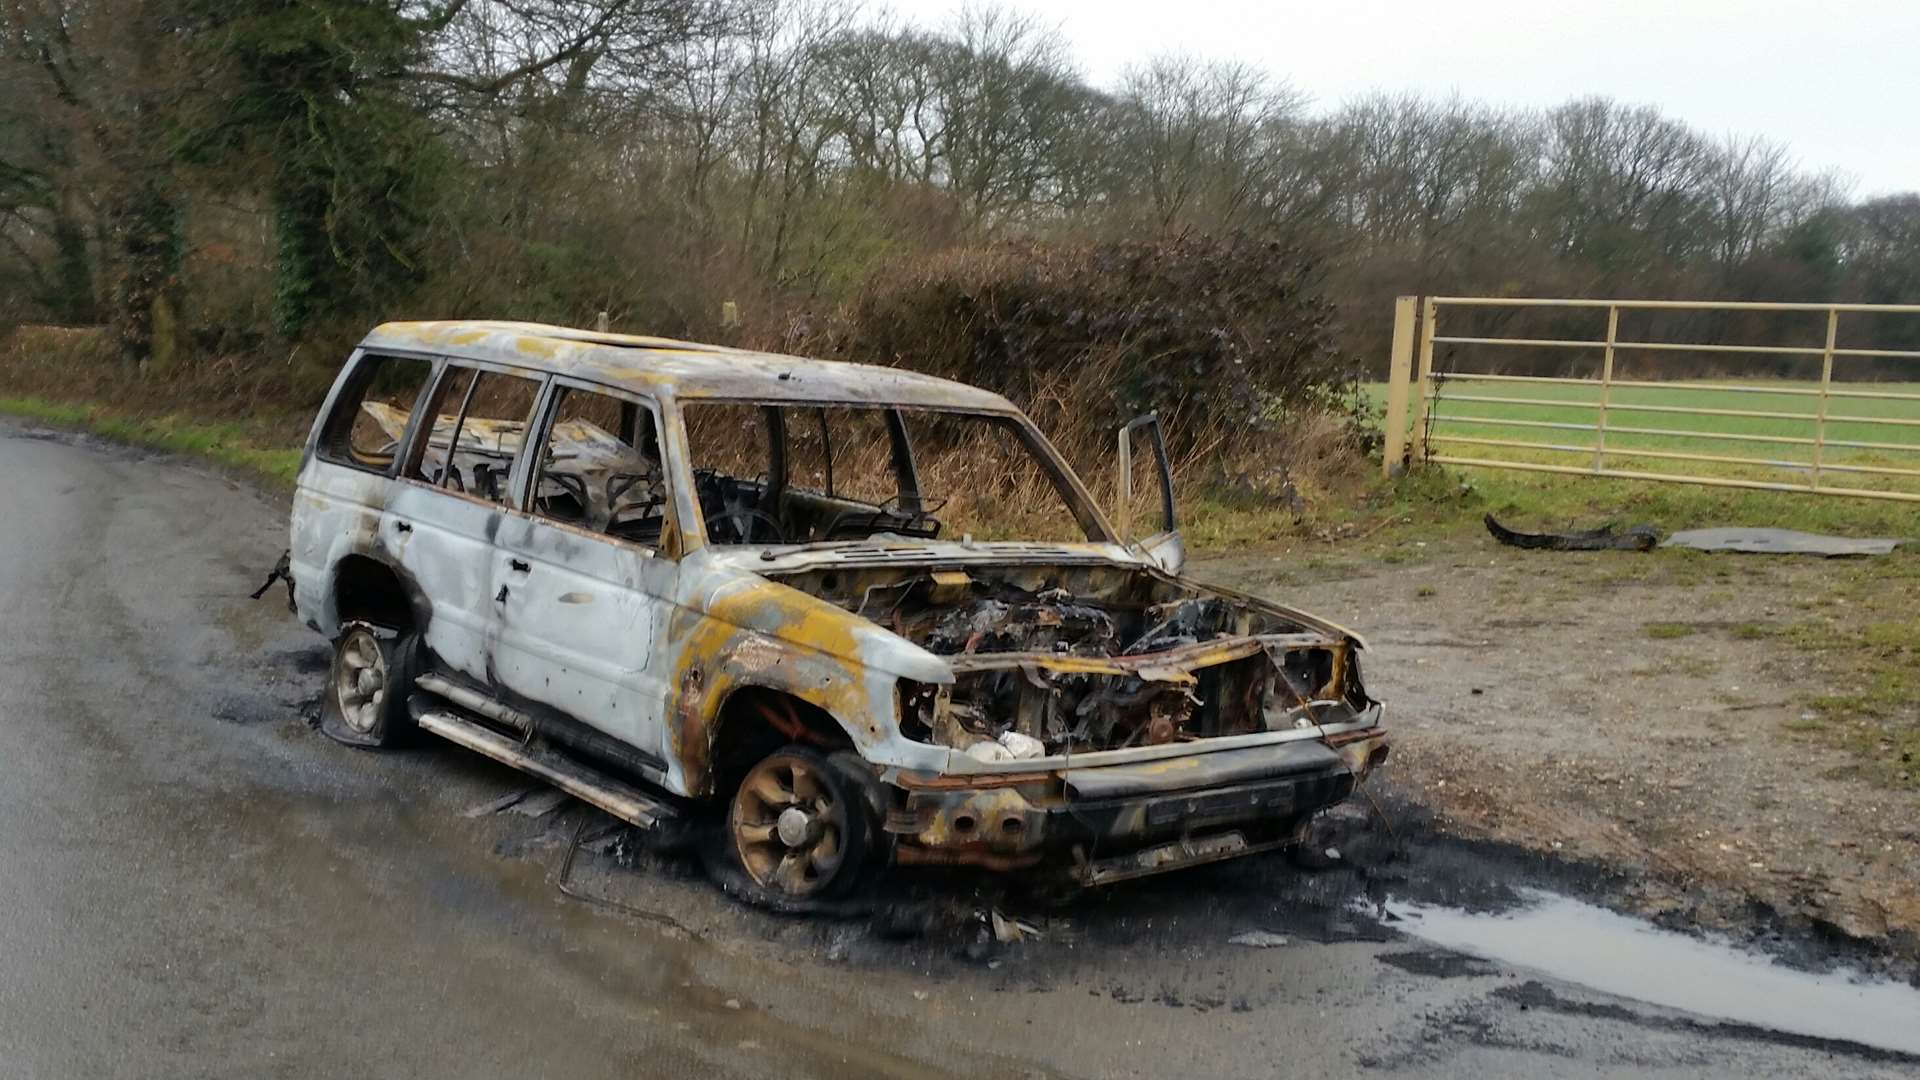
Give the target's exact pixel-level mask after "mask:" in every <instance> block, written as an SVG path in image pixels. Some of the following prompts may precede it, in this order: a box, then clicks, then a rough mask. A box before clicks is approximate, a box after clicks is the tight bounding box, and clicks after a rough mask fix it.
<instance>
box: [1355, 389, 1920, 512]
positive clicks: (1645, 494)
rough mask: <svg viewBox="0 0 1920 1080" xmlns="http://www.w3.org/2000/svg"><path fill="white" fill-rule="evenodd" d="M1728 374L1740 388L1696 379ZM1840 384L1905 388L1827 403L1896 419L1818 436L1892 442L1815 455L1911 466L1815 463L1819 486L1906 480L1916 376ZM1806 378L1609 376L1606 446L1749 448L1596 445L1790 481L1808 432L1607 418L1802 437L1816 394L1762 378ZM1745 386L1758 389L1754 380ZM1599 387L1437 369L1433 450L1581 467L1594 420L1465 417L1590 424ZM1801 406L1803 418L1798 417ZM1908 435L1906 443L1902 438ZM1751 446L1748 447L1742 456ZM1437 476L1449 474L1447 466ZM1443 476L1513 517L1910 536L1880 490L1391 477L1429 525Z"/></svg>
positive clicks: (1431, 474)
mask: <svg viewBox="0 0 1920 1080" xmlns="http://www.w3.org/2000/svg"><path fill="white" fill-rule="evenodd" d="M1713 386H1738V387H1741V388H1742V389H1741V390H1737V391H1736V390H1719V389H1708V388H1705V387H1713ZM1841 388H1842V389H1844V390H1848V391H1853V390H1866V391H1872V392H1876V393H1893V394H1907V395H1913V399H1912V400H1873V399H1865V398H1849V397H1834V398H1832V399H1830V401H1829V404H1828V414H1829V416H1830V417H1831V416H1866V417H1880V418H1888V419H1898V420H1909V421H1914V423H1909V424H1869V423H1857V422H1856V423H1848V422H1845V421H1833V420H1830V421H1829V424H1828V429H1827V434H1828V438H1829V439H1832V440H1841V441H1849V442H1876V443H1885V444H1892V445H1893V446H1894V447H1897V448H1895V449H1862V448H1855V447H1833V446H1830V447H1828V448H1827V449H1826V451H1825V454H1824V456H1823V459H1822V460H1823V465H1839V466H1863V465H1865V466H1877V467H1884V468H1893V469H1909V470H1913V471H1914V472H1915V473H1916V475H1912V476H1885V475H1876V474H1869V473H1857V472H1848V471H1845V470H1844V469H1825V470H1823V474H1822V476H1821V484H1822V486H1823V487H1858V488H1872V489H1880V490H1891V491H1907V492H1915V493H1920V383H1911V382H1909V383H1854V384H1842V386H1841ZM1807 389H1817V384H1814V383H1809V382H1793V381H1787V380H1778V379H1754V380H1729V379H1715V380H1712V381H1711V382H1704V383H1689V382H1676V383H1673V384H1671V385H1668V386H1661V387H1615V388H1614V390H1613V396H1612V398H1611V401H1610V405H1609V412H1608V418H1607V425H1608V429H1609V430H1608V434H1607V446H1608V447H1609V448H1612V449H1617V450H1650V451H1656V452H1679V453H1692V454H1704V455H1715V456H1722V457H1728V458H1742V459H1749V460H1746V461H1743V462H1732V461H1728V462H1695V461H1676V460H1669V459H1663V458H1650V457H1634V456H1629V455H1625V454H1620V455H1610V456H1609V457H1608V458H1607V459H1606V467H1607V468H1608V469H1618V470H1621V471H1623V472H1630V473H1663V472H1664V473H1686V474H1694V475H1701V476H1708V477H1715V478H1724V479H1741V480H1758V481H1763V482H1770V483H1787V484H1804V483H1806V482H1807V481H1808V479H1809V478H1810V476H1811V462H1812V450H1813V448H1812V447H1811V446H1810V445H1805V444H1799V443H1792V442H1787V443H1774V442H1761V441H1750V440H1748V439H1725V440H1721V439H1711V438H1695V437H1689V436H1685V435H1648V434H1644V433H1640V432H1626V431H1620V430H1618V429H1619V428H1621V427H1629V428H1660V429H1666V430H1669V431H1683V432H1700V433H1701V434H1702V435H1709V434H1713V435H1740V436H1750V437H1756V438H1757V437H1762V436H1765V437H1776V436H1777V437H1782V438H1788V439H1811V438H1812V437H1813V429H1814V424H1813V418H1814V416H1815V411H1816V409H1817V408H1818V398H1816V397H1813V396H1809V395H1805V394H1793V393H1779V392H1769V391H1782V390H1807ZM1755 391H1758V392H1755ZM1366 393H1367V397H1368V398H1369V399H1370V400H1371V401H1372V402H1373V403H1374V404H1375V407H1376V408H1378V407H1380V406H1381V405H1382V404H1383V403H1384V401H1385V399H1386V387H1385V385H1384V384H1372V385H1369V386H1368V387H1366ZM1465 397H1498V398H1510V399H1523V400H1522V401H1521V402H1520V403H1492V402H1483V401H1466V400H1461V399H1462V398H1465ZM1598 400H1599V392H1598V387H1597V386H1591V387H1589V386H1565V385H1555V384H1540V383H1506V382H1487V381H1470V380H1467V379H1464V378H1462V379H1456V380H1451V381H1449V382H1447V383H1446V384H1444V385H1443V386H1442V389H1441V393H1440V395H1439V397H1438V399H1437V400H1436V403H1435V405H1434V408H1433V427H1432V430H1433V434H1434V452H1435V453H1436V454H1440V455H1445V456H1448V457H1460V458H1468V457H1471V458H1480V459H1489V460H1496V461H1515V462H1527V463H1537V464H1548V465H1559V466H1571V467H1575V468H1588V467H1591V466H1592V464H1593V460H1594V451H1593V447H1594V433H1593V432H1592V431H1590V430H1587V431H1581V430H1574V429H1573V428H1570V427H1569V428H1555V427H1530V426H1510V425H1501V424H1490V423H1475V422H1473V421H1474V420H1482V421H1484V420H1503V421H1523V422H1526V423H1529V424H1542V423H1544V424H1568V425H1591V424H1592V423H1593V422H1594V420H1595V418H1596V416H1597V410H1596V409H1594V408H1592V407H1590V406H1592V405H1593V404H1596V403H1597V402H1598ZM1631 406H1656V407H1661V408H1674V407H1678V408H1705V409H1724V410H1738V411H1745V412H1770V413H1787V414H1792V416H1791V417H1788V418H1777V417H1751V416H1692V415H1685V414H1678V413H1666V412H1639V411H1633V410H1632V409H1631V408H1630V407H1631ZM1800 417H1805V419H1800ZM1462 437H1470V438H1487V439H1500V440H1507V441H1512V442H1528V443H1545V444H1553V445H1557V446H1563V447H1568V449H1527V448H1516V447H1505V446H1487V445H1481V444H1475V443H1467V442H1461V441H1459V439H1460V438H1462ZM1908 448H1910V449H1908ZM1755 459H1757V460H1755ZM1448 477H1451V478H1452V479H1451V480H1449V479H1447V478H1448ZM1455 485H1459V486H1463V487H1465V488H1470V489H1471V490H1472V491H1473V493H1474V495H1475V498H1473V499H1472V500H1470V501H1471V502H1472V503H1473V504H1474V506H1475V507H1477V508H1478V509H1481V510H1487V511H1492V512H1494V513H1496V514H1501V515H1513V516H1515V517H1517V518H1519V519H1520V520H1521V522H1522V524H1523V525H1524V524H1526V523H1532V524H1551V523H1558V524H1569V523H1587V524H1591V523H1595V522H1597V521H1599V520H1604V519H1609V518H1619V519H1626V518H1631V519H1632V521H1634V522H1647V523H1651V524H1654V525H1657V526H1660V527H1662V528H1665V529H1679V528H1698V527H1707V526H1713V525H1753V526H1778V527H1783V528H1797V529H1807V530H1810V531H1817V532H1835V533H1842V534H1847V535H1856V536H1858V535H1869V534H1872V535H1892V536H1906V537H1913V536H1916V535H1920V503H1913V502H1900V501H1892V500H1882V499H1865V498H1837V497H1826V496H1815V495H1808V494H1802V493H1793V492H1771V491H1762V490H1747V489H1738V488H1723V487H1709V486H1699V485H1692V484H1670V483H1656V482H1646V481H1637V480H1628V479H1612V478H1597V477H1576V476H1567V475H1560V474H1554V473H1543V472H1525V471H1516V470H1506V469H1492V468H1471V467H1449V468H1448V469H1447V470H1445V471H1440V472H1436V471H1433V470H1425V471H1422V472H1421V473H1417V474H1415V475H1413V476H1410V477H1407V478H1405V479H1403V480H1402V481H1401V482H1400V483H1399V484H1398V485H1397V487H1396V492H1397V494H1398V496H1399V501H1400V502H1401V503H1402V504H1403V505H1405V506H1406V507H1407V508H1408V510H1409V512H1410V513H1411V515H1412V516H1414V517H1415V518H1425V519H1426V521H1427V523H1428V524H1438V523H1439V521H1438V520H1437V519H1436V518H1435V516H1434V515H1436V514H1438V515H1440V516H1442V517H1444V516H1447V515H1446V514H1445V513H1444V511H1443V510H1442V509H1441V507H1439V506H1436V505H1432V504H1435V503H1444V504H1447V505H1448V506H1449V507H1450V508H1451V509H1452V510H1454V511H1456V512H1455V513H1454V514H1453V515H1451V516H1453V517H1454V518H1455V519H1456V520H1457V519H1458V518H1459V517H1461V516H1462V515H1461V514H1459V513H1458V511H1460V510H1462V509H1465V507H1463V506H1462V505H1460V503H1461V500H1458V499H1449V498H1447V497H1448V496H1450V495H1452V494H1455V493H1456V492H1455Z"/></svg>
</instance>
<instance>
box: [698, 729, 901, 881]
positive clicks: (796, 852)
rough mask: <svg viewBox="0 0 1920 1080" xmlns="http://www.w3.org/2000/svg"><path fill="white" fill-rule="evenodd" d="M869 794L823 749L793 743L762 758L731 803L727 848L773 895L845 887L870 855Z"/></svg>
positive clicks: (750, 878) (742, 869) (744, 870)
mask: <svg viewBox="0 0 1920 1080" xmlns="http://www.w3.org/2000/svg"><path fill="white" fill-rule="evenodd" d="M870 833H871V830H870V823H869V821H868V812H867V804H866V798H865V796H864V795H863V794H862V793H861V791H860V790H859V789H858V788H857V787H855V785H854V784H853V782H852V781H851V780H850V779H849V778H848V777H847V776H845V775H844V774H843V773H842V772H841V771H840V766H838V765H836V764H835V763H834V762H832V761H830V760H829V759H828V758H827V757H826V756H825V755H822V754H820V753H818V752H816V751H814V750H810V749H808V748H806V747H802V746H788V747H785V748H782V749H780V750H776V751H774V752H773V753H771V754H768V755H767V756H766V757H764V758H761V759H760V761H759V763H758V764H756V765H755V766H754V767H753V768H752V769H751V770H749V771H748V772H747V775H746V778H745V779H743V780H742V781H741V782H740V786H739V788H737V789H736V790H735V791H734V795H733V800H732V802H731V803H730V804H729V806H728V808H727V854H728V855H729V856H730V858H731V861H732V862H733V864H734V866H735V868H736V869H738V870H739V871H740V872H741V873H743V874H744V875H746V878H747V880H748V881H750V882H751V883H752V884H753V887H754V889H755V890H757V891H759V892H761V893H763V894H765V895H766V896H767V897H768V898H770V899H774V900H787V901H796V900H812V899H818V898H822V897H827V896H832V895H834V894H836V893H839V892H843V891H845V890H846V888H847V887H848V886H849V885H851V884H852V883H853V882H854V880H856V879H857V878H858V877H859V876H860V872H861V870H862V869H863V868H864V866H865V864H866V861H867V851H868V845H869V843H870V840H869V836H870Z"/></svg>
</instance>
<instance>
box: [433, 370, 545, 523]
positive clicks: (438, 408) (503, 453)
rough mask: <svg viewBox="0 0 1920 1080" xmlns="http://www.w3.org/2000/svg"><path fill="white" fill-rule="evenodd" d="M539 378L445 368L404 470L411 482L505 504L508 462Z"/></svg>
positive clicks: (530, 411) (515, 451)
mask: <svg viewBox="0 0 1920 1080" xmlns="http://www.w3.org/2000/svg"><path fill="white" fill-rule="evenodd" d="M540 385H541V383H540V380H539V379H535V378H529V377H527V376H524V375H510V374H506V373H504V372H498V371H488V370H483V369H478V368H469V367H463V366H461V365H458V364H452V365H449V366H448V368H447V372H446V375H445V376H444V377H442V378H441V380H440V385H439V387H438V389H436V390H435V391H434V400H433V404H432V407H431V408H430V409H429V410H428V411H427V416H428V417H430V418H431V419H430V421H428V420H423V421H422V426H423V428H425V436H426V438H425V440H424V443H423V444H422V445H421V447H420V450H419V453H418V454H417V456H416V457H415V459H414V461H413V462H412V464H411V466H410V467H409V469H408V470H407V475H408V476H409V477H410V478H412V479H415V480H421V481H425V482H426V483H428V484H432V485H433V486H434V487H439V488H445V489H446V490H448V491H457V492H460V493H462V494H466V495H471V496H473V497H475V498H478V499H484V500H486V501H487V502H493V503H502V504H504V503H506V502H507V501H508V500H509V499H511V497H512V490H511V486H510V478H511V476H512V473H513V462H514V459H515V458H517V457H518V456H519V455H520V447H521V445H522V444H523V443H524V442H525V441H526V437H527V424H528V423H529V422H530V421H531V420H532V419H533V406H534V403H535V402H536V401H537V400H538V399H539V396H540Z"/></svg>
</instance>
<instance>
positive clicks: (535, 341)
mask: <svg viewBox="0 0 1920 1080" xmlns="http://www.w3.org/2000/svg"><path fill="white" fill-rule="evenodd" d="M360 345H361V347H362V348H365V349H371V350H374V351H382V350H396V351H427V352H434V353H439V354H441V355H445V356H452V357H459V358H463V359H469V360H484V361H492V362H494V363H498V364H507V365H511V366H514V367H522V368H530V369H533V370H536V371H542V372H547V373H550V374H554V375H566V376H571V377H573V378H577V379H584V380H587V381H589V382H595V383H599V384H602V385H605V386H611V387H616V388H620V389H626V390H632V391H635V392H638V393H643V394H650V395H653V396H655V397H660V398H674V397H678V398H685V399H697V398H720V399H736V400H738V399H747V400H754V401H802V402H820V403H822V404H826V403H873V404H884V405H903V406H908V407H919V408H929V409H963V410H968V411H973V412H990V413H1008V414H1012V413H1015V412H1016V411H1017V410H1015V409H1014V407H1013V406H1012V405H1011V404H1010V403H1008V401H1007V400H1006V399H1005V398H1003V397H1001V396H1000V395H998V394H995V393H992V392H990V391H986V390H982V389H980V388H978V387H974V386H968V385H966V384H964V383H957V382H951V381H949V380H947V379H940V378H935V377H934V376H932V375H922V374H919V373H917V372H913V371H907V370H905V369H902V368H891V367H878V366H875V365H871V364H850V363H844V362H841V361H835V360H812V359H807V358H804V357H798V356H785V355H782V354H780V353H766V352H754V351H751V350H747V349H735V348H730V347H728V346H725V345H703V344H699V343H697V342H691V341H676V340H674V339H672V338H657V337H641V336H638V335H633V334H614V333H601V332H597V331H592V330H578V329H573V328H570V327H564V326H547V325H545V324H542V323H524V322H497V321H491V320H458V321H446V322H393V323H384V324H382V325H380V326H377V327H375V328H374V329H373V331H372V332H371V333H369V334H368V335H367V336H366V338H365V340H363V341H361V343H360Z"/></svg>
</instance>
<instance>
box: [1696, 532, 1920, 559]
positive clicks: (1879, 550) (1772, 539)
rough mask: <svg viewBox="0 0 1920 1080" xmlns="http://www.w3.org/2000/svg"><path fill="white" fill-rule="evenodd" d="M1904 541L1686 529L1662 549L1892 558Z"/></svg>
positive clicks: (1813, 534) (1793, 533)
mask: <svg viewBox="0 0 1920 1080" xmlns="http://www.w3.org/2000/svg"><path fill="white" fill-rule="evenodd" d="M1905 542H1906V541H1904V540H1897V539H1889V538H1884V537H1883V538H1877V539H1874V538H1854V537H1850V536H1824V535H1822V534H1820V533H1809V532H1797V531H1795V530H1793V529H1683V530H1681V531H1680V532H1677V533H1674V534H1673V535H1672V536H1669V537H1667V539H1666V542H1665V543H1663V544H1661V545H1660V546H1661V547H1683V548H1692V549H1694V550H1695V551H1742V552H1754V553H1759V554H1766V555H1824V556H1826V557H1827V558H1830V559H1831V558H1843V557H1847V556H1859V555H1891V554H1893V549H1894V548H1897V547H1899V546H1900V545H1901V544H1903V543H1905Z"/></svg>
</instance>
